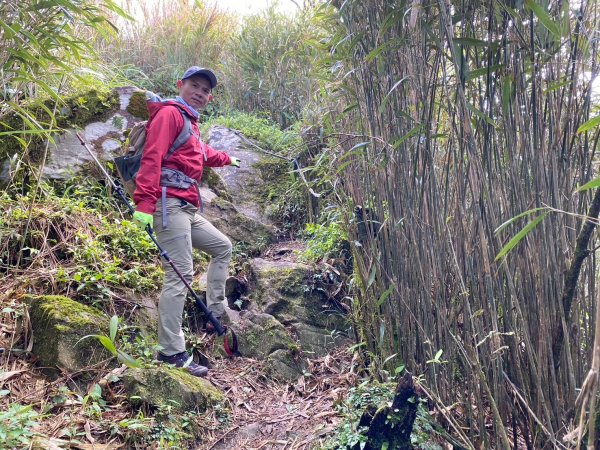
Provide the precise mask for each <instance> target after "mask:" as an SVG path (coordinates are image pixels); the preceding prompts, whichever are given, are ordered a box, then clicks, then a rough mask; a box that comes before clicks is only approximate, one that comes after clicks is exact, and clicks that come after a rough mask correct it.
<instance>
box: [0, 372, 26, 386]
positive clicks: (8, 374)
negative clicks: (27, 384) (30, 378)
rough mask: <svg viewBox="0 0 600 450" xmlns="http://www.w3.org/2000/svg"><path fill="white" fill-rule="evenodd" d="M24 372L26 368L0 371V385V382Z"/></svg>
mask: <svg viewBox="0 0 600 450" xmlns="http://www.w3.org/2000/svg"><path fill="white" fill-rule="evenodd" d="M23 372H26V370H11V371H10V372H0V386H1V383H4V382H5V381H8V380H10V379H11V378H13V377H16V376H17V375H19V374H20V373H23Z"/></svg>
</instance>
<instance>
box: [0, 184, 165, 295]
mask: <svg viewBox="0 0 600 450" xmlns="http://www.w3.org/2000/svg"><path fill="white" fill-rule="evenodd" d="M42 189H43V192H44V197H43V201H39V202H35V203H33V204H32V200H31V198H30V197H29V196H19V195H17V196H16V197H15V198H11V197H9V196H8V195H7V194H6V193H4V194H3V195H2V196H1V197H0V205H1V206H2V208H1V211H2V212H1V213H0V261H1V264H2V265H3V266H4V267H12V266H19V267H20V268H22V269H27V270H31V271H32V272H33V275H32V274H29V273H26V274H25V276H27V278H28V283H33V284H34V285H35V284H44V285H46V286H47V287H48V288H49V289H50V292H48V293H53V294H66V293H70V295H71V296H72V295H73V294H76V295H77V296H79V297H80V299H84V300H85V299H89V300H90V301H98V300H100V299H102V298H108V297H109V296H111V291H114V290H127V289H133V290H136V291H150V290H153V289H156V287H157V286H158V285H159V281H160V277H161V275H162V269H161V268H160V265H159V264H158V256H157V252H156V249H155V247H154V245H153V244H152V242H151V241H150V240H149V239H148V237H147V235H146V234H145V233H144V232H143V231H141V230H139V228H138V227H137V226H135V225H134V224H133V223H132V222H130V221H128V220H123V219H121V218H120V217H118V216H115V215H114V213H109V212H107V211H106V210H107V208H110V207H111V206H112V204H111V202H110V201H109V200H108V194H106V192H105V191H104V190H103V188H101V187H100V186H96V187H92V186H91V185H88V186H85V185H82V186H81V187H74V188H72V189H67V190H65V191H64V192H63V194H62V195H63V196H62V197H61V196H59V194H57V193H56V192H55V191H54V190H53V189H52V188H51V187H49V186H42ZM79 189H81V191H80V190H79ZM92 192H93V193H94V195H87V194H90V193H92ZM102 192H104V196H103V195H102ZM95 206H98V209H99V210H100V211H102V210H104V211H105V212H100V211H99V210H98V209H92V208H93V207H95ZM30 208H31V209H30ZM28 217H31V223H30V226H29V230H28V233H27V235H26V236H24V233H25V226H26V223H27V218H28ZM38 274H39V275H38Z"/></svg>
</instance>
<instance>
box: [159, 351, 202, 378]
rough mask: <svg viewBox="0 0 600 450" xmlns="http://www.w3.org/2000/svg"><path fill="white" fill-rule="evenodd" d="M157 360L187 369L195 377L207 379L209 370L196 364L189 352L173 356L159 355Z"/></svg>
mask: <svg viewBox="0 0 600 450" xmlns="http://www.w3.org/2000/svg"><path fill="white" fill-rule="evenodd" d="M157 359H158V360H159V361H162V362H166V363H168V364H173V365H174V366H175V367H179V368H182V369H185V370H187V371H188V372H189V373H191V374H192V375H194V376H195V377H205V376H206V374H208V368H206V367H204V366H201V365H200V364H196V363H195V362H194V360H193V359H192V357H191V356H190V355H188V353H187V352H181V353H177V354H175V355H171V356H166V355H163V354H162V353H159V354H158V358H157ZM188 361H189V364H188Z"/></svg>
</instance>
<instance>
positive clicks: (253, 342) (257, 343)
mask: <svg viewBox="0 0 600 450" xmlns="http://www.w3.org/2000/svg"><path fill="white" fill-rule="evenodd" d="M235 329H236V332H237V336H238V345H239V350H240V352H241V354H242V355H244V356H245V357H247V358H255V359H260V360H264V359H265V358H267V356H269V355H270V354H271V353H273V352H274V351H276V350H280V349H284V350H287V349H289V348H291V347H293V346H294V341H293V340H292V338H291V337H290V336H289V335H288V333H287V331H286V330H285V328H284V327H283V325H282V324H281V323H280V322H278V321H277V319H275V318H274V317H273V316H271V315H269V314H264V313H258V312H254V311H244V312H243V313H241V314H240V318H239V322H238V323H237V324H236V325H235Z"/></svg>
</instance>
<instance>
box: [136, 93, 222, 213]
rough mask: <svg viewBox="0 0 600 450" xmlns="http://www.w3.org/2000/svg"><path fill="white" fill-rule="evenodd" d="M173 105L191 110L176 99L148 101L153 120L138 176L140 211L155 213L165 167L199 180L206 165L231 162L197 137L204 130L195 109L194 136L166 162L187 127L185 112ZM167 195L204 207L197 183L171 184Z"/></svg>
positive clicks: (138, 208) (148, 126)
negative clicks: (162, 167) (200, 126)
mask: <svg viewBox="0 0 600 450" xmlns="http://www.w3.org/2000/svg"><path fill="white" fill-rule="evenodd" d="M172 105H177V107H179V108H182V109H184V110H185V111H189V109H188V108H186V107H185V106H184V105H182V104H181V103H178V102H176V101H173V100H170V101H166V102H151V103H148V110H149V111H150V120H149V121H148V124H147V126H146V146H145V147H144V153H143V155H142V162H141V165H140V170H139V171H138V173H137V176H136V180H135V183H136V189H135V193H134V195H133V200H134V201H135V205H136V210H137V211H140V212H144V213H147V214H154V211H155V209H156V201H157V200H158V198H160V196H161V190H162V188H161V187H160V185H159V183H160V169H161V166H164V167H169V168H171V169H176V170H179V171H180V172H183V173H184V174H186V175H187V176H188V177H190V178H193V179H194V180H197V181H198V182H199V181H200V178H201V177H202V169H203V168H204V166H205V165H206V166H207V167H222V166H226V165H228V164H229V163H230V162H231V158H230V157H229V155H228V154H227V153H225V152H219V151H217V150H215V149H214V148H212V147H209V146H208V145H206V144H201V143H200V141H199V140H198V139H197V138H196V136H200V131H199V130H198V121H197V120H196V119H195V118H194V115H193V114H192V113H191V111H190V113H189V114H188V115H189V116H190V119H191V121H192V131H193V135H192V136H191V137H190V138H189V139H188V141H187V142H186V143H185V144H183V145H182V146H181V147H179V148H178V149H177V150H175V152H174V153H173V154H172V155H171V156H170V157H169V158H168V159H167V160H166V161H163V158H164V157H165V155H166V154H167V151H168V150H169V147H170V146H171V144H172V143H173V141H175V138H176V137H177V135H178V134H179V132H180V131H181V129H182V128H183V117H182V116H181V112H180V111H179V110H178V109H177V107H174V106H172ZM205 152H206V156H205V155H204V153H205ZM167 197H176V198H180V199H182V200H185V201H186V202H188V203H191V204H192V205H196V206H198V207H199V206H200V199H199V198H198V191H197V189H196V187H195V186H191V187H190V188H189V189H187V190H183V189H176V188H170V187H169V188H167Z"/></svg>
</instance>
